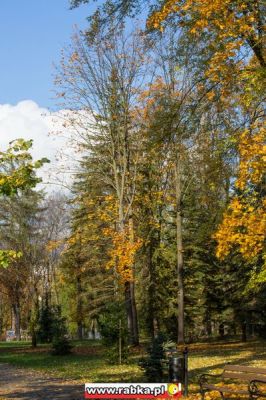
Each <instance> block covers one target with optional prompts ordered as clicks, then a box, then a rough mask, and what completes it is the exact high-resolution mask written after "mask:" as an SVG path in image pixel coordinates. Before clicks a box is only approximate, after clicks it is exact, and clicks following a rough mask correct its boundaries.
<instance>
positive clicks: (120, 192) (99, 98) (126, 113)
mask: <svg viewBox="0 0 266 400" xmlns="http://www.w3.org/2000/svg"><path fill="white" fill-rule="evenodd" d="M87 40H88V39H87V38H86V37H82V36H75V37H74V41H73V46H72V48H71V49H70V53H68V54H67V55H66V56H65V58H64V60H63V61H62V65H61V69H60V72H59V74H58V79H57V83H58V86H59V87H60V92H59V95H60V93H61V95H62V97H63V98H65V99H66V101H67V102H70V104H71V107H72V109H73V108H75V109H76V111H75V112H72V117H71V118H70V119H69V120H68V122H67V123H70V124H72V123H73V125H75V126H76V127H79V128H80V131H82V132H83V133H82V137H83V143H82V148H83V149H84V151H86V152H88V153H89V154H90V158H91V160H93V169H92V171H91V172H90V173H92V174H93V177H94V179H97V180H100V181H101V182H102V185H103V187H105V191H106V205H107V210H108V207H109V208H110V209H111V210H113V220H111V221H109V226H108V227H106V228H105V230H104V231H103V234H104V235H106V236H107V237H110V238H112V244H113V246H112V247H113V248H112V250H110V261H109V263H108V265H107V267H109V268H114V269H115V270H116V272H117V275H118V277H119V279H120V283H121V284H123V285H124V288H125V304H126V307H127V314H128V322H129V331H130V337H131V341H132V343H134V344H137V343H138V323H137V310H136V303H135V294H134V292H135V284H134V254H135V252H136V251H137V249H138V247H139V242H138V240H137V239H136V238H135V237H134V223H133V212H132V205H133V201H134V195H135V182H136V179H137V159H138V152H137V145H136V143H137V139H136V135H135V132H134V129H133V128H134V125H133V121H132V115H131V110H132V105H133V104H134V102H135V99H136V96H137V91H138V86H139V85H140V84H141V82H142V77H141V75H142V72H141V69H142V60H143V53H142V51H141V48H140V44H139V43H138V41H139V37H138V36H137V35H136V34H134V35H132V36H130V37H129V38H128V39H125V37H124V34H123V31H121V32H120V33H119V32H118V31H117V32H116V33H115V34H114V35H112V36H110V37H109V38H106V39H104V38H103V37H102V36H101V35H99V36H98V37H95V38H94V40H93V42H88V41H87ZM108 201H109V205H108V204H107V203H108ZM104 218H105V216H104V215H103V219H104Z"/></svg>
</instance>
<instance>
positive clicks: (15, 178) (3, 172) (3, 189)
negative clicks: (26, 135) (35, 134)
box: [0, 139, 49, 267]
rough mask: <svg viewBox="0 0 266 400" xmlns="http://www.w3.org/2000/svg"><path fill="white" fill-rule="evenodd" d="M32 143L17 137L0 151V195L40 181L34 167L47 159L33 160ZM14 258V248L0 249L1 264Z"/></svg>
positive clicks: (36, 167)
mask: <svg viewBox="0 0 266 400" xmlns="http://www.w3.org/2000/svg"><path fill="white" fill-rule="evenodd" d="M32 143H33V142H32V140H29V141H25V140H23V139H17V140H15V141H13V142H11V143H10V145H9V147H8V149H7V150H5V151H0V195H4V196H12V195H14V194H16V193H18V192H19V191H21V190H24V189H27V188H32V187H34V186H36V185H37V183H39V182H41V179H40V178H38V177H37V176H36V173H35V172H36V169H38V168H40V167H42V165H43V164H44V163H46V162H49V160H48V159H47V158H42V159H41V160H38V161H33V158H32V156H31V154H30V152H29V150H30V149H31V147H32ZM16 258H17V254H16V253H15V252H14V250H12V249H10V250H0V265H1V266H3V267H7V266H8V264H9V261H10V260H12V259H16Z"/></svg>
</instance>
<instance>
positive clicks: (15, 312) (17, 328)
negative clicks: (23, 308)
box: [12, 301, 21, 340]
mask: <svg viewBox="0 0 266 400" xmlns="http://www.w3.org/2000/svg"><path fill="white" fill-rule="evenodd" d="M12 310H13V315H14V323H15V335H16V338H17V340H21V335H20V305H19V302H18V301H17V302H16V303H13V304H12Z"/></svg>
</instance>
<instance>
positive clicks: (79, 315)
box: [77, 275, 83, 340]
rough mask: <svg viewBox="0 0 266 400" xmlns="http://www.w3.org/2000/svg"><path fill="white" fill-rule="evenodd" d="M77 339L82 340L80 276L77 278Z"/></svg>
mask: <svg viewBox="0 0 266 400" xmlns="http://www.w3.org/2000/svg"><path fill="white" fill-rule="evenodd" d="M77 337H78V339H79V340H82V339H83V304H82V286H81V279H80V276H79V275H78V276H77Z"/></svg>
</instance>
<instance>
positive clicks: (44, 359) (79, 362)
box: [0, 341, 266, 390]
mask: <svg viewBox="0 0 266 400" xmlns="http://www.w3.org/2000/svg"><path fill="white" fill-rule="evenodd" d="M73 345H74V350H73V354H70V355H67V356H52V355H51V354H50V348H49V346H47V345H40V346H38V347H37V349H32V348H31V345H30V343H27V342H8V343H7V342H2V343H0V362H7V363H10V364H13V365H16V366H19V367H23V368H28V369H31V370H36V371H41V372H42V373H44V374H47V375H50V376H56V377H60V378H65V379H70V380H77V381H80V382H82V383H84V382H85V381H86V382H143V381H144V376H143V372H142V371H141V369H140V368H139V367H138V360H139V358H140V357H141V356H142V355H143V353H144V351H143V350H135V351H134V352H132V353H131V354H130V357H129V363H128V364H126V365H121V366H119V365H111V364H110V363H109V362H108V361H107V359H106V356H105V352H106V349H105V348H104V347H103V346H102V345H101V343H100V342H99V341H82V342H78V341H76V342H73ZM228 362H230V363H234V364H240V365H250V366H264V367H266V342H265V341H250V342H247V343H241V342H229V343H225V342H215V343H198V344H193V345H190V346H189V373H190V382H191V388H192V389H194V390H195V388H196V386H197V382H198V377H199V375H201V374H202V373H206V372H215V373H219V372H221V371H222V369H223V367H224V365H225V364H226V363H228Z"/></svg>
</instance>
